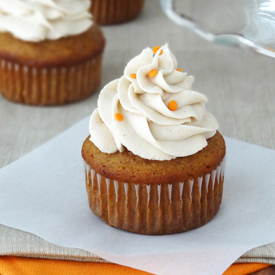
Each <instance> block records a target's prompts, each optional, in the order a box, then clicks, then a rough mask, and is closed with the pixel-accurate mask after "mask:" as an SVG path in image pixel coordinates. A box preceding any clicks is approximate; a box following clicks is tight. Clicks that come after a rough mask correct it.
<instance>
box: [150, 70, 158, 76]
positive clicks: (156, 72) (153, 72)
mask: <svg viewBox="0 0 275 275" xmlns="http://www.w3.org/2000/svg"><path fill="white" fill-rule="evenodd" d="M157 74H158V71H157V70H152V71H151V72H150V73H149V77H155V76H156V75H157Z"/></svg>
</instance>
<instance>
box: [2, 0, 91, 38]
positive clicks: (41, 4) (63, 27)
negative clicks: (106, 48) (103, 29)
mask: <svg viewBox="0 0 275 275" xmlns="http://www.w3.org/2000/svg"><path fill="white" fill-rule="evenodd" d="M90 4H91V2H90V0H0V31H1V32H10V33H12V34H13V35H14V36H15V37H17V38H19V39H21V40H25V41H33V42H38V41H42V40H45V39H51V40H54V39H58V38H61V37H65V36H69V35H76V34H79V33H82V32H84V31H86V30H87V29H88V28H89V27H90V26H91V25H92V20H91V14H90V13H89V12H88V9H89V6H90Z"/></svg>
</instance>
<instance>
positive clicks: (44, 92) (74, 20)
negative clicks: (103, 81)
mask: <svg viewBox="0 0 275 275" xmlns="http://www.w3.org/2000/svg"><path fill="white" fill-rule="evenodd" d="M89 6H90V1H89V0H74V1H69V2H66V1H57V0H50V1H43V0H33V1H30V0H27V1H22V0H15V1H13V2H12V3H10V1H1V2H0V64H1V66H0V93H1V94H2V95H3V96H4V97H5V98H7V99H9V100H11V101H15V102H19V103H26V104H34V105H59V104H64V103H68V102H73V101H77V100H81V99H84V98H86V97H88V96H89V95H91V93H92V92H93V91H95V90H96V89H97V88H98V87H99V85H100V78H101V63H102V62H101V61H102V54H103V49H104V45H105V39H104V36H103V34H102V31H101V30H100V28H99V27H98V26H97V25H96V24H94V23H93V22H92V20H91V15H90V13H89V11H88V10H89Z"/></svg>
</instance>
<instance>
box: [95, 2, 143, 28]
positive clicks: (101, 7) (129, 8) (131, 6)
mask: <svg viewBox="0 0 275 275" xmlns="http://www.w3.org/2000/svg"><path fill="white" fill-rule="evenodd" d="M144 2H145V0H135V1H129V0H91V3H92V4H91V8H90V11H91V13H92V14H93V17H94V20H95V21H96V22H97V23H98V24H101V25H110V24H118V23H123V22H126V21H129V20H132V19H134V18H135V17H136V16H138V15H139V14H140V12H141V10H142V8H143V6H144Z"/></svg>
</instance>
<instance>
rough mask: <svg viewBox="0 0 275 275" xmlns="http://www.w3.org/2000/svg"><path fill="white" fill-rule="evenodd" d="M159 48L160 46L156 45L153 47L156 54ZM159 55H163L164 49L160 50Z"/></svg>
mask: <svg viewBox="0 0 275 275" xmlns="http://www.w3.org/2000/svg"><path fill="white" fill-rule="evenodd" d="M159 49H160V47H159V46H155V47H154V48H153V53H154V54H156V53H157V51H158V50H159ZM159 55H162V50H161V51H160V54H159Z"/></svg>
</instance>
